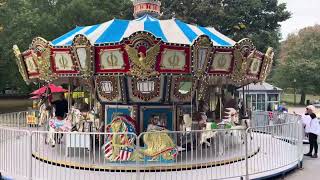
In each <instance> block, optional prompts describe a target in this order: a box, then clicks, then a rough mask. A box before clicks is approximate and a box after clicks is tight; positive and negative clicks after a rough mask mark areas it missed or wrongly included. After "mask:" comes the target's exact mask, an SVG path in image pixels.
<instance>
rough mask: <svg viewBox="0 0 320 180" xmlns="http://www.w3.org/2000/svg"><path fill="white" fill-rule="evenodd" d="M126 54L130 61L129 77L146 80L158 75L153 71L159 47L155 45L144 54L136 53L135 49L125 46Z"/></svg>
mask: <svg viewBox="0 0 320 180" xmlns="http://www.w3.org/2000/svg"><path fill="white" fill-rule="evenodd" d="M125 49H126V51H127V54H128V56H129V58H130V60H131V62H132V63H131V70H130V75H132V76H137V77H140V78H147V77H151V76H155V75H158V72H156V71H155V70H154V66H155V63H156V61H157V56H158V54H159V52H160V45H159V44H156V45H154V46H153V47H150V48H149V49H148V50H147V52H146V54H144V53H143V52H138V50H137V49H135V48H133V47H131V46H129V45H126V47H125Z"/></svg>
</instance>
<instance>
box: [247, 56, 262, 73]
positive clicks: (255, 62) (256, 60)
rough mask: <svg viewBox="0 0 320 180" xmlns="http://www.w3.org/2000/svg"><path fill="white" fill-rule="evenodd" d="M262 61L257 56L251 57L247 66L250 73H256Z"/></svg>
mask: <svg viewBox="0 0 320 180" xmlns="http://www.w3.org/2000/svg"><path fill="white" fill-rule="evenodd" d="M261 64H262V61H261V59H259V58H253V59H252V62H251V64H250V68H249V74H250V75H258V74H259V71H260V68H261Z"/></svg>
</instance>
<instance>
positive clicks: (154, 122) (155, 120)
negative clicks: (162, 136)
mask: <svg viewBox="0 0 320 180" xmlns="http://www.w3.org/2000/svg"><path fill="white" fill-rule="evenodd" d="M159 122H160V121H159V116H152V117H151V119H150V121H149V124H148V127H147V132H149V131H163V130H165V128H164V127H161V126H160V125H159Z"/></svg>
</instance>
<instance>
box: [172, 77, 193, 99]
mask: <svg viewBox="0 0 320 180" xmlns="http://www.w3.org/2000/svg"><path fill="white" fill-rule="evenodd" d="M171 84H172V86H171V100H172V101H174V102H188V101H190V100H191V96H192V93H193V92H194V89H192V87H196V81H194V80H193V79H192V77H191V76H174V77H172V83H171Z"/></svg>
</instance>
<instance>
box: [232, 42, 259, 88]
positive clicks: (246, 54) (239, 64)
mask: <svg viewBox="0 0 320 180" xmlns="http://www.w3.org/2000/svg"><path fill="white" fill-rule="evenodd" d="M255 51H256V50H255V47H254V45H253V43H252V42H251V41H250V40H249V39H243V40H241V41H239V42H238V43H237V44H236V45H235V49H234V57H235V60H236V62H235V66H234V69H233V74H232V75H231V79H232V80H233V81H234V82H235V83H236V84H241V82H242V81H244V80H245V79H246V75H247V71H248V69H249V66H250V64H251V61H252V58H253V57H254V55H255Z"/></svg>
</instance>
